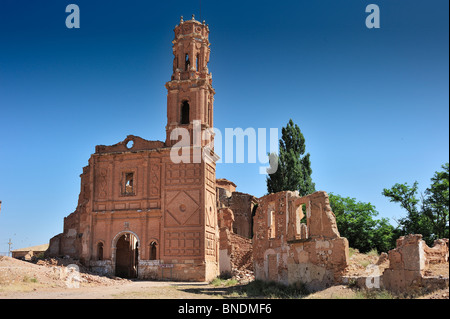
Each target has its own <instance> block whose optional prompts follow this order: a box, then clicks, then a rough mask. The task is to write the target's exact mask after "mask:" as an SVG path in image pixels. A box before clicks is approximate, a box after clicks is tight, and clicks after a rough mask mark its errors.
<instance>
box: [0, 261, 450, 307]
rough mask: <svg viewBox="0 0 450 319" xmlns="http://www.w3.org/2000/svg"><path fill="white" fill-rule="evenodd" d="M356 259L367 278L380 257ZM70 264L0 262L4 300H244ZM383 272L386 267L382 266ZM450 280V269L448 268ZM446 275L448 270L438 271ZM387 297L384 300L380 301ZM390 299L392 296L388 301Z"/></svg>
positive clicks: (342, 289)
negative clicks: (76, 269)
mask: <svg viewBox="0 0 450 319" xmlns="http://www.w3.org/2000/svg"><path fill="white" fill-rule="evenodd" d="M365 256H366V255H362V254H359V253H356V254H353V256H352V258H351V267H350V269H349V273H352V274H354V273H358V272H363V271H364V269H365V266H364V265H366V264H367V263H368V262H372V259H374V260H373V261H374V262H373V263H376V262H377V259H378V258H377V257H373V258H372V257H370V258H369V259H370V260H369V261H368V260H367V258H368V257H367V256H366V257H365ZM71 262H73V261H70V260H66V261H61V260H47V261H44V262H43V261H40V262H39V264H34V263H30V262H25V261H21V260H17V259H14V258H10V257H4V256H3V257H0V299H5V298H6V299H143V298H145V299H199V298H200V299H216V298H242V296H240V295H239V294H236V292H235V290H233V289H232V287H231V288H230V287H227V286H214V285H212V284H211V283H206V282H204V283H194V282H168V281H131V280H126V279H121V278H108V277H104V276H97V275H94V274H90V273H86V272H85V271H86V269H84V268H83V267H82V266H81V265H77V266H78V267H79V270H80V272H76V273H73V272H70V269H71V267H72V266H69V264H70V263H71ZM383 266H385V265H383ZM446 267H447V268H446V271H447V276H448V264H447V265H446ZM438 271H440V272H445V267H444V266H443V267H440V268H439V270H438ZM376 297H381V298H382V297H383V296H381V295H380V296H376ZM387 297H389V296H387ZM360 298H367V296H365V295H363V294H361V293H360V292H358V291H355V290H354V289H350V288H348V287H347V286H344V285H339V286H333V287H330V288H328V289H325V290H323V291H320V292H316V293H313V294H310V295H308V296H307V297H306V299H360ZM420 298H425V299H448V298H449V290H448V289H446V290H441V291H435V292H433V293H430V294H428V295H426V296H421V297H420Z"/></svg>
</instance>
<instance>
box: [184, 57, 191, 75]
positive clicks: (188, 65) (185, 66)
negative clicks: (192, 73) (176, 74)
mask: <svg viewBox="0 0 450 319" xmlns="http://www.w3.org/2000/svg"><path fill="white" fill-rule="evenodd" d="M190 65H191V61H189V54H187V53H186V55H185V56H184V70H185V71H189V67H190Z"/></svg>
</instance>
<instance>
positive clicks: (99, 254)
mask: <svg viewBox="0 0 450 319" xmlns="http://www.w3.org/2000/svg"><path fill="white" fill-rule="evenodd" d="M97 260H103V243H98V244H97Z"/></svg>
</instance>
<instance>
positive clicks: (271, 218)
mask: <svg viewBox="0 0 450 319" xmlns="http://www.w3.org/2000/svg"><path fill="white" fill-rule="evenodd" d="M272 238H275V211H273V210H272V211H270V213H269V239H272Z"/></svg>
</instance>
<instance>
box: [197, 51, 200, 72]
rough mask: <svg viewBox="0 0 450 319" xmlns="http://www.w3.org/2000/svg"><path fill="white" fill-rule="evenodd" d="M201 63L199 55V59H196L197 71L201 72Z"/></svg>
mask: <svg viewBox="0 0 450 319" xmlns="http://www.w3.org/2000/svg"><path fill="white" fill-rule="evenodd" d="M199 61H200V55H199V54H197V58H196V63H197V71H200V69H199V65H200V63H199Z"/></svg>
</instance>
